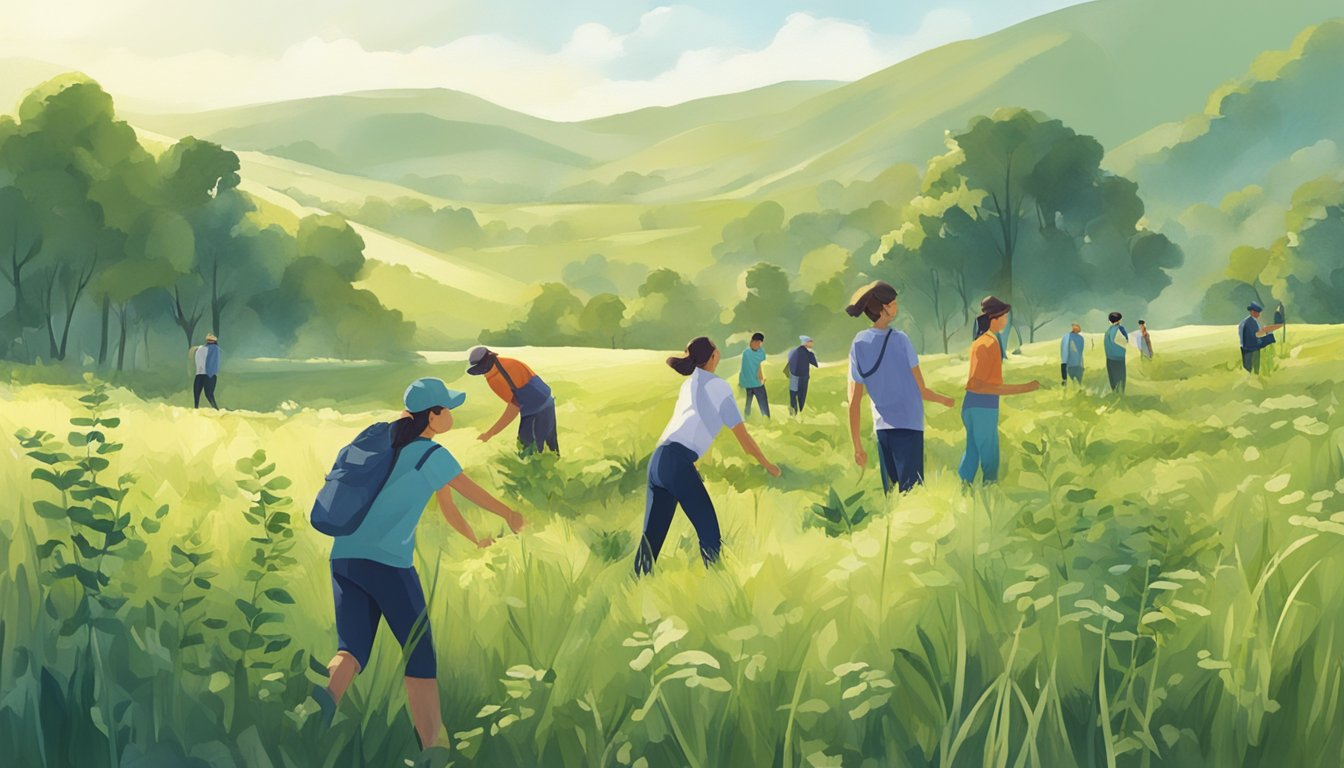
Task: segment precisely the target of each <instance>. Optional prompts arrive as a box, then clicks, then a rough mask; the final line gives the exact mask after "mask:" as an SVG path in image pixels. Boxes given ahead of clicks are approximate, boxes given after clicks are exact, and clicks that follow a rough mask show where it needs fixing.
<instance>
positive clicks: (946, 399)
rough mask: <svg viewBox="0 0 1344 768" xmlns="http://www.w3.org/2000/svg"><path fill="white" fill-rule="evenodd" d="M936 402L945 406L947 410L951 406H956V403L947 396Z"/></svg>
mask: <svg viewBox="0 0 1344 768" xmlns="http://www.w3.org/2000/svg"><path fill="white" fill-rule="evenodd" d="M938 402H940V403H942V404H943V405H945V406H947V407H948V408H951V407H952V406H954V405H956V404H957V401H956V400H953V399H952V398H950V397H948V396H946V395H943V397H942V399H941V400H939V401H938Z"/></svg>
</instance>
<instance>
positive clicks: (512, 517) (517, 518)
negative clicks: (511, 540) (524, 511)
mask: <svg viewBox="0 0 1344 768" xmlns="http://www.w3.org/2000/svg"><path fill="white" fill-rule="evenodd" d="M504 522H506V523H508V524H509V530H511V531H513V532H514V533H517V532H519V531H521V530H522V529H523V526H525V525H527V521H526V520H524V519H523V516H522V515H521V514H519V513H518V512H517V511H516V510H509V514H507V515H505V516H504Z"/></svg>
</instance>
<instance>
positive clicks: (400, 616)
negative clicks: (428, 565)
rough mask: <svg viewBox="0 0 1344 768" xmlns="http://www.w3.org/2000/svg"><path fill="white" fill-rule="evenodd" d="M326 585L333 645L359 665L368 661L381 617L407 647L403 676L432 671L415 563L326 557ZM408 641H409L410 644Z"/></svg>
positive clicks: (431, 641) (432, 673)
mask: <svg viewBox="0 0 1344 768" xmlns="http://www.w3.org/2000/svg"><path fill="white" fill-rule="evenodd" d="M331 591H332V595H333V596H334V597H335V598H336V637H337V640H338V642H337V646H336V647H337V648H338V649H339V650H342V651H345V652H346V653H348V654H350V655H351V656H354V657H355V661H358V662H359V668H360V669H361V670H363V669H365V668H366V667H368V666H369V655H370V654H371V653H372V652H373V638H374V636H375V635H377V634H378V620H379V619H380V618H381V619H386V620H387V626H388V627H389V628H391V630H392V634H393V635H396V637H397V642H399V643H401V647H402V650H403V651H404V652H406V655H407V657H408V658H407V661H406V677H419V678H427V679H432V678H434V677H436V676H437V672H436V669H437V663H436V661H435V658H434V638H433V637H432V636H430V633H429V616H428V613H427V611H426V609H425V591H424V589H423V588H422V587H421V586H420V576H419V575H418V574H416V572H415V568H394V567H392V566H390V565H385V564H383V563H379V562H375V561H373V560H358V559H354V558H338V559H335V560H332V561H331ZM408 642H410V643H413V645H412V646H411V647H410V648H409V649H407V647H406V644H407V643H408Z"/></svg>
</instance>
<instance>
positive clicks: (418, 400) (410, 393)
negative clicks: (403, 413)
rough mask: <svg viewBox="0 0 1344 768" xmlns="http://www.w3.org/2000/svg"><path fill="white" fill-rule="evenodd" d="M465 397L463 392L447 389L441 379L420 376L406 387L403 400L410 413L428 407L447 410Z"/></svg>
mask: <svg viewBox="0 0 1344 768" xmlns="http://www.w3.org/2000/svg"><path fill="white" fill-rule="evenodd" d="M466 399H467V394H466V393H465V392H458V391H457V390H455V389H449V388H448V385H447V384H444V383H443V379H435V378H430V377H426V378H422V379H416V380H415V381H412V382H411V385H410V386H409V387H407V388H406V395H405V396H404V397H403V401H404V402H405V404H406V410H407V411H409V412H411V413H419V412H420V411H427V410H429V409H430V408H448V409H449V410H451V409H453V408H456V407H458V406H459V405H461V404H462V403H463V402H465V401H466Z"/></svg>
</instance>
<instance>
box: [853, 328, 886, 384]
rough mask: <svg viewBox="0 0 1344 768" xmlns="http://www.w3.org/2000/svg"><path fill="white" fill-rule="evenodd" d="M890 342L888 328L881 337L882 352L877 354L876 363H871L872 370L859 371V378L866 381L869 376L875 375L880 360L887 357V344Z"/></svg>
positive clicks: (880, 364)
mask: <svg viewBox="0 0 1344 768" xmlns="http://www.w3.org/2000/svg"><path fill="white" fill-rule="evenodd" d="M890 341H891V329H890V328H888V329H887V335H886V336H883V337H882V351H880V352H878V353H877V362H876V363H873V367H872V368H869V369H868V370H866V371H859V377H860V378H863V379H866V378H868V377H869V376H872V375H873V374H874V373H877V369H878V368H880V367H881V366H882V358H884V357H886V356H887V343H888V342H890Z"/></svg>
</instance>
